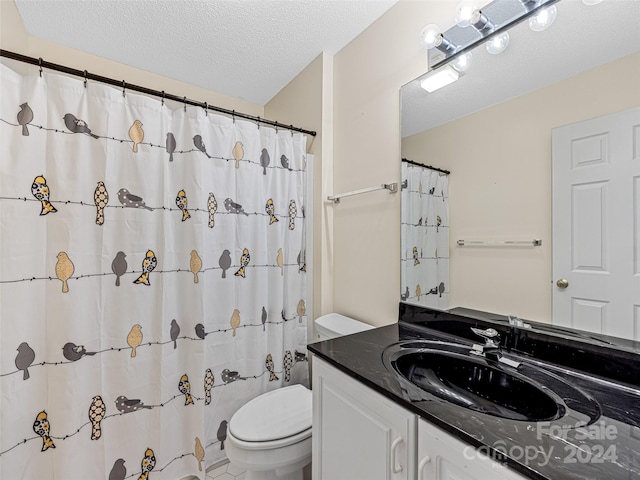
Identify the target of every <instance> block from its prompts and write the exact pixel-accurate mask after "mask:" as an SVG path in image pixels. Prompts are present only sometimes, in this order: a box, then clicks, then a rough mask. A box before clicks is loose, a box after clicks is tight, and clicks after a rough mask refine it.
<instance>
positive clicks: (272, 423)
mask: <svg viewBox="0 0 640 480" xmlns="http://www.w3.org/2000/svg"><path fill="white" fill-rule="evenodd" d="M311 408H312V394H311V390H309V389H308V388H306V387H304V386H303V385H291V386H289V387H284V388H280V389H277V390H273V391H271V392H268V393H265V394H262V395H260V396H258V397H256V398H254V399H253V400H251V401H250V402H248V403H247V404H245V405H244V406H242V407H241V408H240V409H239V410H238V411H237V412H236V413H235V414H234V415H233V416H232V417H231V421H230V422H229V434H231V435H232V436H233V438H234V440H235V441H236V442H237V444H238V446H241V447H242V448H246V449H249V450H265V449H271V448H279V447H283V446H287V445H292V444H295V443H297V442H301V441H303V440H304V439H306V438H308V437H310V436H311V417H312V412H311Z"/></svg>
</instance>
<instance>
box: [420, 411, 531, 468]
mask: <svg viewBox="0 0 640 480" xmlns="http://www.w3.org/2000/svg"><path fill="white" fill-rule="evenodd" d="M418 462H419V463H418V480H525V477H523V476H521V475H520V474H518V473H516V472H514V471H513V470H509V469H508V468H507V467H505V466H504V465H502V464H500V463H498V462H496V461H494V460H492V459H490V458H489V457H487V456H486V455H483V454H481V453H480V452H478V451H477V450H476V449H475V448H474V447H472V446H470V445H468V444H466V443H464V442H461V441H460V440H458V439H457V438H455V437H453V436H452V435H449V434H448V433H446V432H444V431H443V430H440V429H439V428H437V427H435V426H433V425H432V424H430V423H427V422H425V421H424V420H418Z"/></svg>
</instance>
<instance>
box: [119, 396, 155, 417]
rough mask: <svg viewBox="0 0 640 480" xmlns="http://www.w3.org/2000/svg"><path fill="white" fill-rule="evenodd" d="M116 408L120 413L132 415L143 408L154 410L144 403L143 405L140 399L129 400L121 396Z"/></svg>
mask: <svg viewBox="0 0 640 480" xmlns="http://www.w3.org/2000/svg"><path fill="white" fill-rule="evenodd" d="M115 403H116V408H117V409H118V411H119V412H122V413H131V412H135V411H136V410H140V409H141V408H147V409H152V408H153V407H149V406H147V405H145V404H144V403H142V401H141V400H138V399H135V400H134V399H131V400H130V399H128V398H127V397H125V396H124V395H120V396H119V397H118V398H116V401H115Z"/></svg>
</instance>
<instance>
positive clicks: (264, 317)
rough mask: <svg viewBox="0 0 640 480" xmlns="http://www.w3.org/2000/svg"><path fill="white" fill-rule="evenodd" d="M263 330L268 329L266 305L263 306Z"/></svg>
mask: <svg viewBox="0 0 640 480" xmlns="http://www.w3.org/2000/svg"><path fill="white" fill-rule="evenodd" d="M261 319H262V331H263V332H264V331H266V323H267V311H266V310H265V308H264V307H262V317H261Z"/></svg>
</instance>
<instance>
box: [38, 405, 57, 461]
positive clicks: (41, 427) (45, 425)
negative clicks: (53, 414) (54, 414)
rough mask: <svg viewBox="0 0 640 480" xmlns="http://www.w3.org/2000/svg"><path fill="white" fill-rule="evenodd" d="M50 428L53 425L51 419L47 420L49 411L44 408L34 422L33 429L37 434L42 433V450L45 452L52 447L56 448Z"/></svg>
mask: <svg viewBox="0 0 640 480" xmlns="http://www.w3.org/2000/svg"><path fill="white" fill-rule="evenodd" d="M50 430H51V425H49V420H47V412H45V411H44V410H43V411H41V412H40V413H39V414H38V416H37V417H36V421H35V422H33V431H34V432H36V434H37V435H40V436H41V437H42V450H40V451H41V452H44V451H45V450H48V449H50V448H56V446H55V444H54V443H53V440H51V437H50V436H49V433H50Z"/></svg>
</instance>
